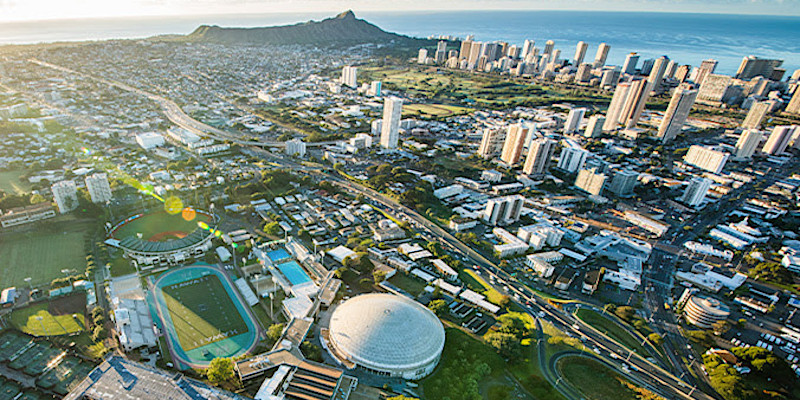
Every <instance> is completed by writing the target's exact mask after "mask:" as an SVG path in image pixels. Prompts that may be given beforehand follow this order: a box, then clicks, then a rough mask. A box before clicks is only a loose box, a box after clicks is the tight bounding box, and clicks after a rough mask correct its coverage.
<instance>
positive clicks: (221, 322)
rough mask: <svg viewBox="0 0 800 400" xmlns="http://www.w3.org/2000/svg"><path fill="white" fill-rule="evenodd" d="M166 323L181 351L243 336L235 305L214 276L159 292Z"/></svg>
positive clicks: (175, 285) (166, 288) (240, 318)
mask: <svg viewBox="0 0 800 400" xmlns="http://www.w3.org/2000/svg"><path fill="white" fill-rule="evenodd" d="M161 290H162V292H163V294H164V299H165V300H166V305H167V310H168V311H169V315H170V319H172V324H173V326H174V327H175V332H176V333H177V335H178V341H179V342H180V344H181V347H182V348H183V349H184V350H185V351H188V350H192V349H196V348H198V347H201V346H205V345H207V344H210V343H214V342H217V341H220V340H223V339H226V338H227V337H229V336H236V335H238V334H241V333H244V332H247V325H246V324H245V321H244V320H242V317H241V314H239V311H238V309H237V308H236V305H235V304H234V303H233V300H232V299H231V298H230V295H229V294H228V292H227V291H226V290H225V287H224V286H223V285H222V282H220V280H219V277H217V276H216V275H207V276H204V277H202V278H197V279H193V280H191V281H187V282H181V283H176V284H174V285H169V286H165V287H163V288H162V289H161Z"/></svg>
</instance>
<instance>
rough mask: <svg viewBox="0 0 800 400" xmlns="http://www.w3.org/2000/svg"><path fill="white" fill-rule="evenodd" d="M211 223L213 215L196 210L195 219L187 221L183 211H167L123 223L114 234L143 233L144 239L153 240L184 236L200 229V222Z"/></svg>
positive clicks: (121, 236)
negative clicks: (171, 212)
mask: <svg viewBox="0 0 800 400" xmlns="http://www.w3.org/2000/svg"><path fill="white" fill-rule="evenodd" d="M199 222H204V223H207V224H211V217H210V216H209V215H206V214H204V213H201V212H196V213H195V215H194V219H192V220H190V221H187V220H186V219H184V218H183V216H182V214H181V213H178V214H175V215H172V214H169V213H167V212H166V211H160V212H155V213H151V214H145V215H143V216H141V217H139V218H136V219H134V220H132V221H130V222H127V223H124V224H122V225H121V226H120V227H118V228H117V229H116V230H115V231H114V232H113V234H112V236H114V237H115V238H117V239H123V238H126V237H129V236H133V237H136V236H137V235H138V234H141V235H142V239H144V240H149V241H153V242H161V241H167V240H171V239H179V238H182V237H184V236H186V235H188V234H190V233H192V232H194V230H195V229H198V225H197V224H198V223H199Z"/></svg>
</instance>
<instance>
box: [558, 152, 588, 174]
mask: <svg viewBox="0 0 800 400" xmlns="http://www.w3.org/2000/svg"><path fill="white" fill-rule="evenodd" d="M588 156H589V151H587V150H585V149H582V148H580V147H569V146H565V147H564V148H562V149H561V155H560V156H559V157H558V165H556V166H557V167H558V169H560V170H563V171H567V172H569V173H571V174H574V173H575V172H577V171H578V170H580V169H581V168H583V164H584V163H586V158H587V157H588Z"/></svg>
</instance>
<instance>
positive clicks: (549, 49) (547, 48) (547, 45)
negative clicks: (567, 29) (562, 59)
mask: <svg viewBox="0 0 800 400" xmlns="http://www.w3.org/2000/svg"><path fill="white" fill-rule="evenodd" d="M555 46H556V44H555V42H553V41H552V40H548V41H547V42H546V43H545V44H544V51H542V54H553V48H554V47H555Z"/></svg>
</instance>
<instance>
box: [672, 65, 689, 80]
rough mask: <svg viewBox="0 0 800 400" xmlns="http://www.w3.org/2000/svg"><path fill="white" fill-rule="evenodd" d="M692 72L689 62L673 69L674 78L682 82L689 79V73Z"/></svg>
mask: <svg viewBox="0 0 800 400" xmlns="http://www.w3.org/2000/svg"><path fill="white" fill-rule="evenodd" d="M691 73H692V66H691V65H689V64H684V65H681V66H679V67H678V68H677V70H675V79H676V80H677V81H678V82H680V83H684V82H686V81H687V80H689V74H691Z"/></svg>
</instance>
